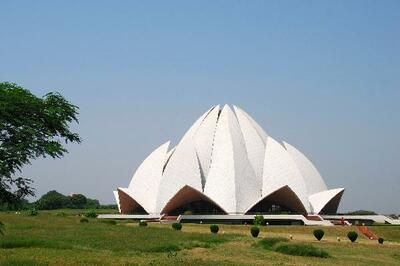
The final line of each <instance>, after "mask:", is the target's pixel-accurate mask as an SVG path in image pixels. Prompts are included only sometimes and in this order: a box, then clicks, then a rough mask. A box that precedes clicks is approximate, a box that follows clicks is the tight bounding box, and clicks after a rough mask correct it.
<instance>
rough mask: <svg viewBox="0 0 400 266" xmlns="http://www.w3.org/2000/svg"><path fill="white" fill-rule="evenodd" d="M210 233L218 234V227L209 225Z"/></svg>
mask: <svg viewBox="0 0 400 266" xmlns="http://www.w3.org/2000/svg"><path fill="white" fill-rule="evenodd" d="M210 231H211V233H213V234H216V233H218V231H219V227H218V225H216V224H212V225H210Z"/></svg>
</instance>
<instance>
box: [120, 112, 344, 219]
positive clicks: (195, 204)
mask: <svg viewBox="0 0 400 266" xmlns="http://www.w3.org/2000/svg"><path fill="white" fill-rule="evenodd" d="M343 192H344V189H343V188H338V189H330V190H328V189H327V187H326V184H325V182H324V180H323V179H322V177H321V175H320V174H319V172H318V170H317V169H316V168H315V166H314V165H313V164H312V163H311V161H310V160H309V159H307V157H306V156H305V155H304V154H302V153H301V152H300V151H299V150H297V149H296V148H295V147H293V146H292V145H290V144H288V143H286V142H282V143H281V142H279V141H277V140H275V139H274V138H272V137H271V136H269V135H268V134H267V133H266V132H265V131H264V130H263V129H262V128H261V126H260V125H258V124H257V123H256V122H255V121H254V120H253V119H252V118H251V117H250V116H249V115H248V114H247V113H246V112H244V111H243V110H241V109H240V108H238V107H236V106H234V107H233V110H232V109H231V108H230V107H229V106H228V105H225V106H224V107H223V108H220V106H214V107H212V108H211V109H210V110H208V111H207V112H206V113H205V114H203V115H202V116H201V117H200V118H199V119H198V120H197V121H196V122H195V123H194V124H193V125H192V126H191V128H190V129H189V130H188V131H187V132H186V134H185V135H184V136H183V138H182V139H181V141H180V142H179V143H178V145H176V147H170V142H166V143H164V144H162V145H161V146H160V147H158V148H157V149H156V150H154V151H153V152H152V153H151V154H150V155H149V156H148V157H147V158H146V159H145V160H144V161H143V163H142V164H141V165H140V166H139V168H138V169H137V170H136V172H135V174H134V175H133V177H132V180H131V182H130V184H129V186H128V187H127V188H122V187H120V188H118V189H117V190H116V191H114V195H115V198H116V201H117V203H118V207H119V210H120V212H121V213H124V214H134V213H143V214H144V213H147V214H153V215H154V214H157V215H159V214H170V215H172V214H179V213H182V212H183V211H185V210H190V211H191V212H201V213H202V214H213V213H219V214H253V213H271V211H272V210H273V209H275V210H276V208H278V209H281V210H284V211H286V212H287V211H288V212H290V213H299V214H304V215H307V214H320V213H325V214H334V213H336V211H337V208H338V205H339V202H340V200H341V197H342V195H343Z"/></svg>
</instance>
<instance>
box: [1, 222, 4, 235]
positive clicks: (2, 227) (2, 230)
mask: <svg viewBox="0 0 400 266" xmlns="http://www.w3.org/2000/svg"><path fill="white" fill-rule="evenodd" d="M0 235H4V224H3V223H2V222H1V221H0Z"/></svg>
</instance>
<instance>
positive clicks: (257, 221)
mask: <svg viewBox="0 0 400 266" xmlns="http://www.w3.org/2000/svg"><path fill="white" fill-rule="evenodd" d="M253 224H254V225H265V220H264V216H262V215H256V216H254V220H253Z"/></svg>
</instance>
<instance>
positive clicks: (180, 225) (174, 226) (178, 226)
mask: <svg viewBox="0 0 400 266" xmlns="http://www.w3.org/2000/svg"><path fill="white" fill-rule="evenodd" d="M172 228H173V229H175V230H178V231H180V230H181V229H182V224H181V223H173V224H172Z"/></svg>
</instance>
